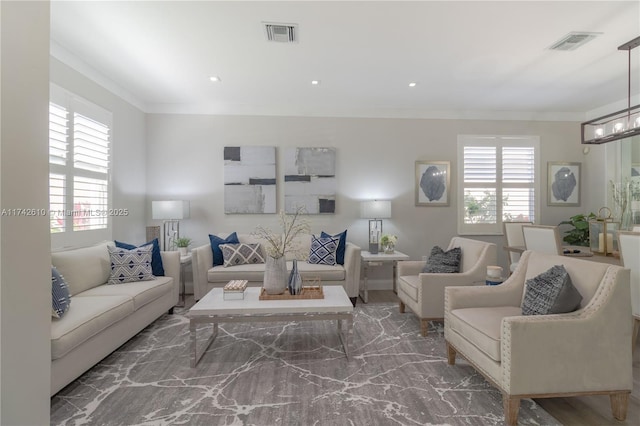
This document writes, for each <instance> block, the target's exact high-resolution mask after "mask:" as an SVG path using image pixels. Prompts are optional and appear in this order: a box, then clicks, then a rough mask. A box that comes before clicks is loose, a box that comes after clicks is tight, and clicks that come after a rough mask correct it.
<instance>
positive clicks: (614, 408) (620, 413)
mask: <svg viewBox="0 0 640 426" xmlns="http://www.w3.org/2000/svg"><path fill="white" fill-rule="evenodd" d="M609 399H610V400H611V412H612V413H613V417H614V418H615V419H616V420H619V421H621V422H623V421H625V420H626V419H627V409H628V408H629V392H619V393H613V394H611V395H609Z"/></svg>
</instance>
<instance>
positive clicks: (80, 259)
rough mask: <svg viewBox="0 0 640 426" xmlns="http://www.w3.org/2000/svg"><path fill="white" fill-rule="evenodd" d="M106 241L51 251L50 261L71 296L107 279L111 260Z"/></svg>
mask: <svg viewBox="0 0 640 426" xmlns="http://www.w3.org/2000/svg"><path fill="white" fill-rule="evenodd" d="M107 245H108V244H107V243H101V244H98V245H97V246H93V247H85V248H81V249H75V250H67V251H59V252H53V253H51V263H52V264H53V266H55V267H56V269H57V270H58V272H60V274H62V276H63V277H64V279H65V281H66V282H67V285H68V286H69V293H71V296H73V295H75V294H78V293H80V292H83V291H85V290H88V289H90V288H92V287H96V286H99V285H102V284H104V283H106V282H107V280H108V279H109V273H110V271H111V260H110V259H109V251H108V250H107Z"/></svg>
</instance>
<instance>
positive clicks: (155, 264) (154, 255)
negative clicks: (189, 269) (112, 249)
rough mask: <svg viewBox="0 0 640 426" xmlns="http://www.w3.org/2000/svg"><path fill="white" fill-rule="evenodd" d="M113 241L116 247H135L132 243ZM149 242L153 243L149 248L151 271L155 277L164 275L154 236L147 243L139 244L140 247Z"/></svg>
mask: <svg viewBox="0 0 640 426" xmlns="http://www.w3.org/2000/svg"><path fill="white" fill-rule="evenodd" d="M114 242H115V243H116V247H120V248H125V249H127V250H131V249H134V248H137V247H136V246H135V245H133V244H127V243H123V242H122V241H114ZM150 244H151V245H153V250H151V271H152V272H153V275H154V276H155V277H164V265H163V264H162V255H161V254H160V243H159V242H158V239H157V238H154V239H153V240H151V241H149V242H148V243H144V244H142V245H140V247H144V246H147V245H150Z"/></svg>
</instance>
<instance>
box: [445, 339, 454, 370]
mask: <svg viewBox="0 0 640 426" xmlns="http://www.w3.org/2000/svg"><path fill="white" fill-rule="evenodd" d="M445 344H446V345H447V364H449V365H456V350H455V349H454V348H453V346H451V345H450V344H449V342H447V341H445Z"/></svg>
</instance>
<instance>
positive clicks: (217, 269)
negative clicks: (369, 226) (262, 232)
mask: <svg viewBox="0 0 640 426" xmlns="http://www.w3.org/2000/svg"><path fill="white" fill-rule="evenodd" d="M228 235H229V234H227V233H223V234H218V236H220V237H222V238H226V237H227V236H228ZM237 235H238V241H239V242H240V243H247V244H255V243H260V244H261V245H263V246H264V244H265V241H264V240H261V239H260V238H258V237H256V236H254V235H252V234H237ZM296 241H297V245H298V247H299V250H298V252H299V253H309V250H310V247H311V235H310V234H307V235H301V236H298V237H297V240H296ZM191 255H192V265H193V290H194V296H195V299H196V300H199V299H201V298H202V297H203V296H204V295H205V294H207V293H208V292H209V291H210V290H211V289H212V288H215V287H220V288H221V287H224V285H225V284H226V283H227V282H229V281H230V280H247V281H248V285H249V286H256V287H259V286H262V281H263V278H264V267H265V264H264V263H259V264H244V265H234V266H227V267H225V266H223V265H216V266H214V265H213V251H212V248H211V244H206V245H203V246H200V247H197V248H195V249H193V250H192V251H191ZM293 258H294V255H292V254H288V255H287V269H288V270H289V271H290V270H291V267H292V260H293ZM360 259H361V258H360V247H358V246H357V245H355V244H353V243H349V242H346V249H345V256H344V265H340V264H337V265H316V264H310V263H309V262H307V261H305V260H300V259H299V260H298V270H299V271H300V275H301V276H302V279H303V280H307V279H311V278H320V280H321V282H322V285H341V286H343V287H344V289H345V291H346V293H347V295H348V296H349V297H350V298H351V302H352V303H353V304H354V305H355V303H356V299H357V297H358V288H359V283H360Z"/></svg>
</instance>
